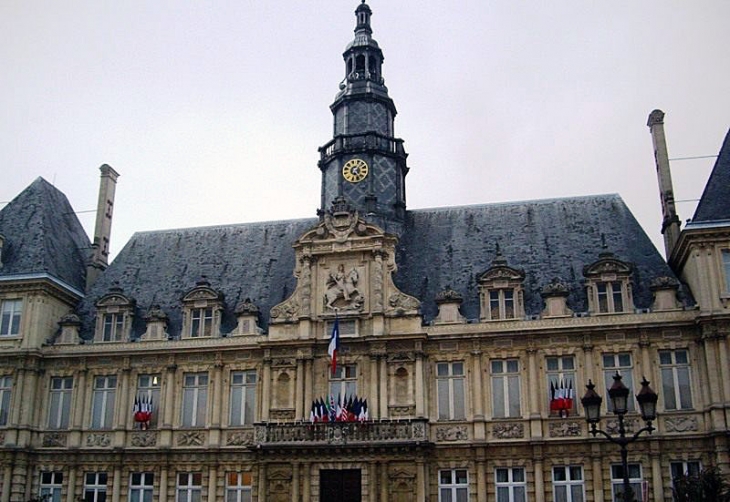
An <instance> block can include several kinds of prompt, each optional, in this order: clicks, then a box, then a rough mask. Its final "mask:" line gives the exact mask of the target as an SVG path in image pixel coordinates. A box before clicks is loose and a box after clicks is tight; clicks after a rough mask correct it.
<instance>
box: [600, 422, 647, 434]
mask: <svg viewBox="0 0 730 502" xmlns="http://www.w3.org/2000/svg"><path fill="white" fill-rule="evenodd" d="M638 425H639V421H638V420H636V419H624V429H626V432H628V433H629V434H633V433H634V431H636V430H637V427H638ZM618 429H619V427H618V420H616V419H611V420H608V421H607V422H606V432H608V433H609V434H611V435H613V434H618Z"/></svg>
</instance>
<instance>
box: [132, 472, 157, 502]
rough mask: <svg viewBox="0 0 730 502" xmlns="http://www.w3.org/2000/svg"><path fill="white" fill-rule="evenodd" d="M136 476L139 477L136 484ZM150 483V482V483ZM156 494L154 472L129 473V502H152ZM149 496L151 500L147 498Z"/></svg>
mask: <svg viewBox="0 0 730 502" xmlns="http://www.w3.org/2000/svg"><path fill="white" fill-rule="evenodd" d="M135 476H139V482H138V483H135V482H134V478H135ZM148 481H149V482H148ZM154 493H155V473H154V472H147V471H145V472H130V473H129V502H152V501H153V497H154ZM148 495H149V498H148V497H147V496H148Z"/></svg>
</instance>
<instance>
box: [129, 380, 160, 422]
mask: <svg viewBox="0 0 730 502" xmlns="http://www.w3.org/2000/svg"><path fill="white" fill-rule="evenodd" d="M159 409H160V375H158V374H153V375H139V376H138V377H137V397H136V401H135V416H134V423H135V427H137V428H139V429H143V428H150V427H157V423H158V420H159V413H158V412H159ZM138 413H139V414H138ZM145 413H149V414H148V415H145ZM144 419H148V420H147V421H146V422H145V421H144Z"/></svg>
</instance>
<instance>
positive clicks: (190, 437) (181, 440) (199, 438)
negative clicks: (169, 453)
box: [177, 431, 205, 446]
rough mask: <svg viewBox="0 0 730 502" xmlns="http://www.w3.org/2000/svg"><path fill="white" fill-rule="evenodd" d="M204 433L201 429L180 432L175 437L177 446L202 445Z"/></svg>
mask: <svg viewBox="0 0 730 502" xmlns="http://www.w3.org/2000/svg"><path fill="white" fill-rule="evenodd" d="M204 442H205V434H204V433H203V432H202V431H187V432H181V433H180V435H179V436H178V437H177V445H178V446H203V443H204Z"/></svg>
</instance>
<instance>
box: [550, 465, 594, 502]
mask: <svg viewBox="0 0 730 502" xmlns="http://www.w3.org/2000/svg"><path fill="white" fill-rule="evenodd" d="M558 469H563V473H564V475H565V479H563V480H557V479H555V478H556V473H557V471H558ZM574 469H578V470H579V472H580V479H573V474H574ZM551 472H552V483H553V500H555V501H557V500H559V499H558V494H557V489H558V488H561V487H562V488H565V502H585V500H586V487H585V472H584V471H583V466H582V465H555V466H553V468H552V471H551ZM574 487H580V496H579V497H575V496H574V495H575V494H574V493H573V488H574Z"/></svg>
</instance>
